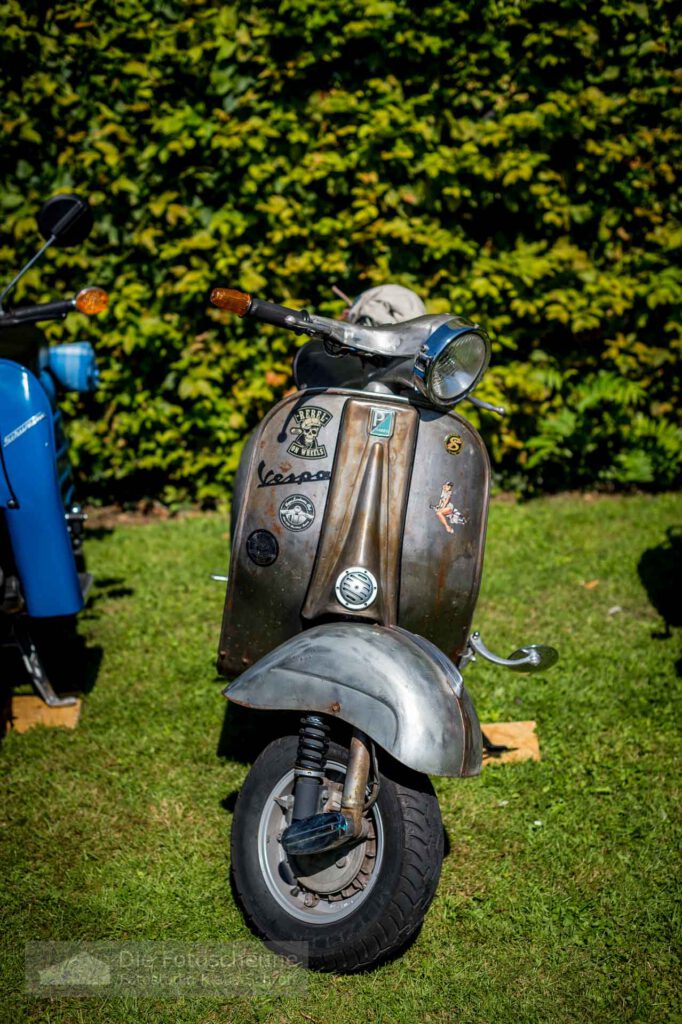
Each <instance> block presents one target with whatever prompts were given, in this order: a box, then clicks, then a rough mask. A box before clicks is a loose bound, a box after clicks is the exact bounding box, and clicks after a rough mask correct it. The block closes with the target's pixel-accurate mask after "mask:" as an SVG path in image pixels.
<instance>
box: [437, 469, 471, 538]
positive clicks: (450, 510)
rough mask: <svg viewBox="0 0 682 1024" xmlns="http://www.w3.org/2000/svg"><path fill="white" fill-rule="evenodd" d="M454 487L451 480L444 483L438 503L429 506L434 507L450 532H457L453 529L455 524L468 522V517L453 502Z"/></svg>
mask: <svg viewBox="0 0 682 1024" xmlns="http://www.w3.org/2000/svg"><path fill="white" fill-rule="evenodd" d="M452 487H453V484H452V481H451V480H448V481H447V482H446V483H444V484H443V487H442V488H441V492H440V498H439V499H438V504H437V505H429V508H432V509H433V511H434V512H435V513H436V515H437V516H438V518H439V519H440V521H441V523H442V524H443V526H444V527H445V529H446V530H447V531H448V533H454V532H455V531H454V530H453V529H452V526H453V525H462V524H464V523H466V522H467V517H466V516H464V515H462V513H461V512H460V511H459V509H457V508H455V506H454V505H453V504H452Z"/></svg>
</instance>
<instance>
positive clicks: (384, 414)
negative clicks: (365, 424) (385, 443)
mask: <svg viewBox="0 0 682 1024" xmlns="http://www.w3.org/2000/svg"><path fill="white" fill-rule="evenodd" d="M394 426H395V411H394V410H393V409H377V408H376V407H375V406H372V408H371V409H370V410H369V433H370V436H371V437H392V436H393V427H394Z"/></svg>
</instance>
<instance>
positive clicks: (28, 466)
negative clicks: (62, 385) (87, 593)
mask: <svg viewBox="0 0 682 1024" xmlns="http://www.w3.org/2000/svg"><path fill="white" fill-rule="evenodd" d="M0 462H1V463H2V473H1V474H0V475H2V474H4V476H5V479H6V482H7V484H8V494H7V495H5V500H2V504H0V507H2V509H3V515H4V517H5V521H6V523H7V529H8V533H9V538H10V542H11V545H12V553H13V556H14V561H15V563H16V568H17V572H18V574H19V578H20V580H21V586H22V591H23V594H24V599H25V601H26V608H27V611H28V613H29V615H32V616H35V617H37V618H46V617H52V616H58V615H74V614H75V613H76V612H78V611H80V609H81V608H82V607H83V596H82V593H81V588H80V584H79V581H78V573H77V571H76V563H75V561H74V556H73V549H72V547H71V540H70V537H69V532H68V529H67V525H66V519H65V517H64V506H63V504H62V497H61V493H60V489H59V480H58V478H57V462H56V453H55V441H54V428H53V423H52V409H51V407H50V402H49V399H48V397H47V395H46V394H45V391H44V390H43V388H42V387H41V385H40V384H39V382H38V380H37V379H36V378H35V377H34V376H33V374H32V373H31V372H30V371H29V370H27V369H26V367H24V366H20V365H19V364H18V363H14V362H12V361H11V360H8V359H0ZM4 490H6V489H5V488H3V491H4ZM1 498H2V495H1V494H0V499H1ZM12 506H15V507H12Z"/></svg>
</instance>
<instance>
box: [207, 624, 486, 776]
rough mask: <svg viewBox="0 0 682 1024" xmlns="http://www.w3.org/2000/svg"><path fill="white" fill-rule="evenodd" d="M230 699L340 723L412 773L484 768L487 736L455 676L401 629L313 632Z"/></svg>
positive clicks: (237, 684) (280, 651) (255, 670)
mask: <svg viewBox="0 0 682 1024" xmlns="http://www.w3.org/2000/svg"><path fill="white" fill-rule="evenodd" d="M224 694H225V696H226V697H227V699H228V700H230V701H233V702H234V703H235V704H241V705H243V706H245V707H250V708H257V709H259V710H269V711H275V710H280V711H317V712H319V713H321V714H325V715H331V716H335V717H336V718H340V719H342V720H343V721H344V722H348V723H349V724H350V725H354V726H356V727H357V728H358V729H362V730H363V731H364V732H366V733H367V734H368V735H369V736H371V738H372V739H373V740H374V741H375V742H376V743H378V744H379V745H380V746H382V747H383V748H384V749H385V750H387V751H388V752H389V754H391V755H392V756H393V757H395V758H396V759H397V760H398V761H400V762H401V763H402V764H405V765H407V766H408V767H409V768H413V769H415V771H419V772H425V773H427V774H429V775H447V776H470V775H478V774H479V772H480V770H481V729H480V725H479V722H478V718H477V716H476V712H475V710H474V706H473V704H472V702H471V698H470V697H469V694H468V693H467V691H466V690H465V688H464V685H463V683H462V677H461V675H460V673H459V671H458V670H457V669H456V668H455V666H454V665H453V664H452V662H451V661H450V660H449V659H448V658H446V657H445V655H444V654H442V653H441V651H440V650H439V649H438V648H437V647H435V646H434V645H433V644H432V643H430V642H429V641H428V640H424V639H423V637H419V636H415V635H414V634H413V633H409V632H408V631H407V630H404V629H400V628H399V627H397V626H375V625H368V624H365V623H359V622H332V623H329V624H327V625H323V626H314V627H313V628H311V629H308V630H306V631H305V632H304V633H300V634H298V635H297V636H295V637H293V638H292V639H291V640H287V641H286V643H283V644H281V645H280V646H279V647H276V648H275V650H274V651H270V653H269V654H267V655H266V656H265V657H264V658H261V660H260V661H258V662H256V664H255V665H252V666H251V668H249V669H247V671H246V672H243V673H242V675H240V676H239V677H238V678H237V679H235V680H234V682H233V683H231V684H230V685H229V686H228V687H227V688H226V689H225V690H224Z"/></svg>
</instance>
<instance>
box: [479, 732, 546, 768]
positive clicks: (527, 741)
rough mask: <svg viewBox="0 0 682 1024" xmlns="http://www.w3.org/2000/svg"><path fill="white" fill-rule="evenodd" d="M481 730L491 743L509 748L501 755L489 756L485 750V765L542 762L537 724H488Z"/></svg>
mask: <svg viewBox="0 0 682 1024" xmlns="http://www.w3.org/2000/svg"><path fill="white" fill-rule="evenodd" d="M481 729H482V731H483V732H484V733H485V734H486V736H487V738H488V739H489V740H490V742H491V743H495V744H497V745H499V746H504V747H509V750H505V751H504V752H503V753H500V754H488V753H486V751H485V748H484V749H483V764H484V765H486V764H500V763H504V762H505V761H539V760H540V742H539V740H538V736H537V733H536V732H535V722H486V723H482V724H481Z"/></svg>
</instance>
